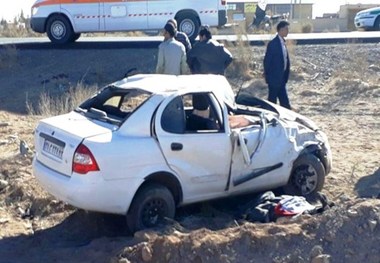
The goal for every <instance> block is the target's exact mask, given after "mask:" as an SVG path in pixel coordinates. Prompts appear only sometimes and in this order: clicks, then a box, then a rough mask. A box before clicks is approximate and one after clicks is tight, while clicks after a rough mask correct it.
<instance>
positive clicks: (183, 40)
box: [167, 18, 191, 53]
mask: <svg viewBox="0 0 380 263" xmlns="http://www.w3.org/2000/svg"><path fill="white" fill-rule="evenodd" d="M167 23H171V24H173V26H174V28H176V29H177V27H178V25H177V20H175V19H174V18H172V19H169V20H168V22H167ZM174 39H175V40H177V41H179V42H181V43H182V44H183V45H184V46H185V50H186V53H187V52H189V50H190V49H191V42H190V39H189V37H188V36H187V35H186V34H185V33H183V32H181V31H178V29H177V32H176V34H175V36H174Z"/></svg>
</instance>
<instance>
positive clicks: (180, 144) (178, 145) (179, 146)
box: [170, 142, 183, 151]
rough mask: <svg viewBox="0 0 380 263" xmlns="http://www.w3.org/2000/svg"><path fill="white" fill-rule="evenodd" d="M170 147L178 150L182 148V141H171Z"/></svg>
mask: <svg viewBox="0 0 380 263" xmlns="http://www.w3.org/2000/svg"><path fill="white" fill-rule="evenodd" d="M170 147H171V148H172V150H173V151H180V150H182V149H183V145H182V143H178V142H173V143H172V144H171V145H170Z"/></svg>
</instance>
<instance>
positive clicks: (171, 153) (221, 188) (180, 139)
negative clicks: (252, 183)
mask: <svg viewBox="0 0 380 263" xmlns="http://www.w3.org/2000/svg"><path fill="white" fill-rule="evenodd" d="M203 95H204V96H206V98H207V100H208V101H209V102H210V107H209V116H211V115H212V117H211V118H210V119H211V120H212V121H215V122H216V124H215V126H209V127H211V128H206V127H201V126H199V127H198V128H190V125H189V123H188V121H189V118H190V115H191V114H193V113H194V107H193V105H192V101H191V99H192V97H193V96H194V94H191V93H189V94H184V95H178V96H175V97H171V98H168V99H167V100H166V101H165V102H164V103H163V104H162V105H161V106H160V108H159V109H158V111H157V114H156V117H155V120H154V123H155V133H156V136H157V139H158V142H159V144H160V147H161V150H162V152H163V154H164V156H165V158H166V161H167V163H168V165H169V166H170V168H171V169H172V170H173V171H174V172H175V173H176V174H177V175H178V177H179V180H180V181H181V186H182V189H183V201H184V203H189V202H194V201H199V200H206V199H210V198H214V197H217V196H222V195H225V194H226V191H225V188H226V184H227V179H228V174H229V169H230V163H231V141H230V136H229V133H228V129H225V125H226V121H225V120H223V118H225V114H224V113H223V112H222V108H221V105H219V103H218V102H217V100H216V98H215V97H214V96H213V94H211V93H203ZM199 118H201V117H199ZM203 124H204V123H203ZM203 124H202V125H203Z"/></svg>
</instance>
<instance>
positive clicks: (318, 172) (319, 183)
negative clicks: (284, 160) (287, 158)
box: [283, 154, 326, 196]
mask: <svg viewBox="0 0 380 263" xmlns="http://www.w3.org/2000/svg"><path fill="white" fill-rule="evenodd" d="M325 175H326V172H325V167H324V166H323V164H322V162H321V161H320V160H319V159H318V158H317V157H316V156H315V155H313V154H303V155H301V156H299V157H298V158H297V159H296V160H295V161H294V164H293V169H292V172H291V174H290V178H289V181H288V184H287V185H286V186H285V187H284V188H283V190H284V192H285V194H289V195H301V196H308V195H313V194H315V193H317V192H318V191H321V190H322V188H323V185H324V183H325Z"/></svg>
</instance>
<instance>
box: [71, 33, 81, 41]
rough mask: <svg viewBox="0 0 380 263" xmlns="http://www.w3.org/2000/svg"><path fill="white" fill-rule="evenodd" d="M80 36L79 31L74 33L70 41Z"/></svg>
mask: <svg viewBox="0 0 380 263" xmlns="http://www.w3.org/2000/svg"><path fill="white" fill-rule="evenodd" d="M79 38H80V33H74V34H73V37H72V39H71V40H70V41H71V42H75V41H77V40H78V39H79Z"/></svg>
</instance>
